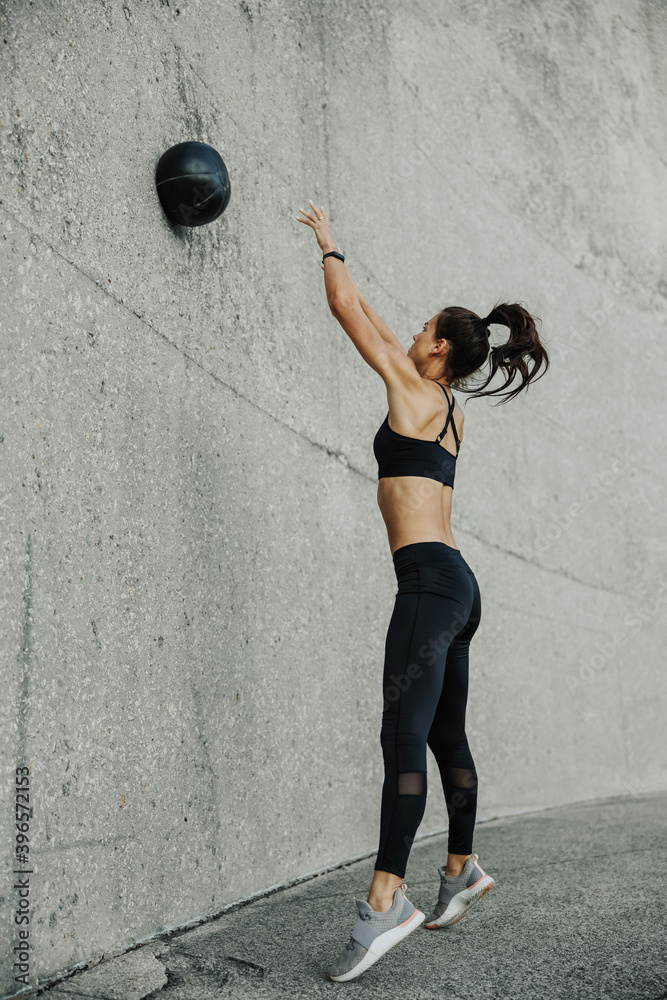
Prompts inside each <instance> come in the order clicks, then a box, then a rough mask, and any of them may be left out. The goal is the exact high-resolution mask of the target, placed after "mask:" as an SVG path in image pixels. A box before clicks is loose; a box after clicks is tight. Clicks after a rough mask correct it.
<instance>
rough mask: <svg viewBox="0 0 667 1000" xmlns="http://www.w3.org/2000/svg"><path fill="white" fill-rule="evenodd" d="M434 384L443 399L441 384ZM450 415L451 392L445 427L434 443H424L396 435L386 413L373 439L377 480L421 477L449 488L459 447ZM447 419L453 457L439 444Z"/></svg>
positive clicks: (452, 406)
mask: <svg viewBox="0 0 667 1000" xmlns="http://www.w3.org/2000/svg"><path fill="white" fill-rule="evenodd" d="M438 385H439V386H440V388H441V389H442V391H443V392H444V394H445V396H447V390H446V389H445V387H444V385H442V384H441V383H440V382H438ZM447 402H448V403H449V396H447ZM453 413H454V393H452V401H451V403H449V410H448V412H447V420H446V421H445V426H444V427H443V429H442V430H441V431H440V433H439V434H438V436H437V438H436V439H435V441H425V440H424V439H423V438H413V437H406V435H405V434H398V433H397V432H396V431H394V430H392V429H391V427H390V426H389V414H388V413H387V416H386V417H385V419H384V423H383V424H382V425H381V427H380V428H379V429H378V432H377V434H376V435H375V438H374V440H373V452H374V454H375V458H376V459H377V463H378V479H386V478H387V477H390V476H423V477H424V478H426V479H436V480H438V482H441V483H444V484H445V486H451V487H452V489H453V488H454V476H455V474H456V459H457V458H458V454H459V449H460V447H461V442H460V441H459V436H458V434H457V433H456V425H455V424H454V419H453ZM450 420H451V422H452V430H453V431H454V438H455V440H456V455H452V453H451V451H447V449H446V448H443V446H442V445H441V444H440V441H441V440H442V438H443V437H444V436H445V434H446V433H447V428H448V427H449V421H450Z"/></svg>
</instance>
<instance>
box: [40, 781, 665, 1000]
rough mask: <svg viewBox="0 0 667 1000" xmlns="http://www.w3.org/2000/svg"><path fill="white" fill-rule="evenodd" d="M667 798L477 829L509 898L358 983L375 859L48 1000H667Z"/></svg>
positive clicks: (433, 851)
mask: <svg viewBox="0 0 667 1000" xmlns="http://www.w3.org/2000/svg"><path fill="white" fill-rule="evenodd" d="M666 831H667V794H665V793H663V794H659V795H655V794H651V795H641V796H635V797H632V798H625V799H607V800H604V801H602V800H598V801H596V802H591V803H582V804H578V805H573V806H572V805H570V806H565V807H560V808H557V809H550V810H547V811H544V812H539V813H531V814H524V815H520V816H514V817H511V818H507V819H499V820H493V821H492V822H489V823H483V824H479V825H478V827H477V830H476V833H475V845H474V846H475V850H476V851H477V853H478V854H479V856H480V863H481V864H482V866H483V867H484V868H485V870H486V871H488V872H489V873H490V874H492V875H493V876H494V878H495V879H496V885H495V886H494V888H493V889H492V890H491V892H489V893H488V894H487V895H486V896H485V897H484V898H483V899H482V900H480V901H479V902H478V903H476V904H475V905H474V906H473V908H472V909H471V910H470V912H469V913H468V915H467V916H466V917H465V918H464V919H463V920H462V921H460V922H459V923H458V924H456V925H454V926H453V927H451V928H447V929H443V930H439V931H427V930H426V929H425V928H420V929H419V930H417V931H415V932H414V933H413V934H412V935H411V936H410V937H409V938H407V939H406V940H405V941H404V942H402V943H401V944H400V945H398V946H397V947H396V948H394V949H393V950H392V951H390V952H389V953H388V954H387V955H386V956H384V958H382V959H380V961H379V962H378V963H377V964H376V965H375V966H373V968H371V969H369V970H368V972H366V973H365V974H364V975H363V976H361V977H360V978H359V979H357V980H354V981H352V982H349V983H332V982H331V981H330V980H329V979H328V978H327V976H326V968H327V965H328V963H329V962H330V961H331V960H332V959H333V958H334V957H335V956H336V955H337V954H338V952H339V951H340V950H341V949H342V947H343V946H344V944H345V943H346V941H347V940H348V938H349V933H350V931H351V929H352V924H353V922H354V919H355V917H356V908H355V906H354V902H353V899H352V897H353V895H357V896H360V897H365V895H366V892H367V887H368V884H369V882H370V877H371V872H372V867H373V861H374V859H373V858H370V859H367V860H366V861H360V862H356V863H355V864H352V865H349V866H348V867H346V868H344V869H339V870H337V871H335V872H331V873H329V874H327V875H323V876H319V877H318V878H315V879H313V880H311V881H309V882H305V883H302V884H301V885H299V886H296V887H294V888H291V889H286V890H284V891H280V892H278V893H275V894H274V895H272V896H269V897H267V898H266V899H262V900H259V901H257V902H253V903H251V904H248V905H246V906H243V907H241V908H240V909H238V910H236V911H234V912H232V913H229V914H227V915H225V916H222V917H220V918H219V919H217V920H214V921H211V922H209V923H207V924H203V925H200V926H199V927H196V928H194V929H192V930H189V931H185V932H182V933H180V934H176V935H173V936H172V937H171V938H169V939H168V940H164V941H158V942H152V943H151V944H150V945H147V946H145V947H143V948H140V949H135V950H134V951H133V952H129V953H127V954H126V955H123V956H121V957H119V958H117V959H113V960H112V961H110V962H104V963H102V964H101V965H99V966H97V967H96V968H94V969H91V970H88V971H85V972H82V973H77V974H76V975H74V976H72V977H70V978H69V979H68V980H65V981H62V982H61V983H59V984H58V985H56V986H55V987H53V988H52V989H50V990H45V991H41V992H40V993H39V994H38V996H40V997H41V998H43V1000H46V997H47V996H52V997H59V998H61V1000H62V998H64V997H65V996H69V997H71V1000H75V998H76V997H77V996H79V997H80V996H88V997H94V998H97V1000H112V998H113V1000H141V998H143V997H149V998H150V1000H214V998H218V997H219V998H221V1000H226V998H255V997H266V998H273V997H276V998H278V997H281V998H292V997H298V998H317V997H320V996H322V997H332V996H334V995H335V996H345V997H348V998H356V997H364V998H383V1000H384V998H392V1000H393V998H399V997H410V998H415V1000H422V998H423V1000H426V998H428V1000H459V998H460V1000H464V998H466V1000H467V998H484V1000H487V998H489V1000H490V998H503V1000H505V998H507V1000H543V998H544V1000H559V998H564V1000H565V998H567V1000H584V998H586V1000H588V998H592V1000H593V998H594V1000H606V998H617V997H618V998H619V1000H620V998H623V1000H667V932H666V920H665V917H666V914H667V891H666V890H667V875H666V872H667V834H666ZM445 852H446V840H445V838H444V837H441V836H438V837H436V838H430V839H428V840H425V841H424V842H423V843H420V844H418V845H416V847H415V848H414V849H413V853H412V856H411V858H410V863H409V867H408V873H407V877H406V881H407V884H408V897H409V898H410V899H411V900H412V902H413V903H415V905H417V906H418V907H420V909H423V910H426V909H428V908H429V907H430V905H431V904H432V903H433V902H435V898H436V895H437V889H438V881H439V880H438V875H437V871H436V869H437V867H438V865H439V864H441V863H442V862H443V861H444V859H445V857H446V853H445Z"/></svg>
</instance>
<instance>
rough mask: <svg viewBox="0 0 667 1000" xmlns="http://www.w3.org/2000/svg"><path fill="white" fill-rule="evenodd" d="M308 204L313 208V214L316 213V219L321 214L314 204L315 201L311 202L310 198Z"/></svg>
mask: <svg viewBox="0 0 667 1000" xmlns="http://www.w3.org/2000/svg"><path fill="white" fill-rule="evenodd" d="M308 204H309V205H310V206H311V208H312V209H313V212H314V213H315V217H316V218H317V216H318V215H319V214H320V213H319V212H318V210H317V205H316V204H315V202H314V201H311V200H310V198H309V199H308Z"/></svg>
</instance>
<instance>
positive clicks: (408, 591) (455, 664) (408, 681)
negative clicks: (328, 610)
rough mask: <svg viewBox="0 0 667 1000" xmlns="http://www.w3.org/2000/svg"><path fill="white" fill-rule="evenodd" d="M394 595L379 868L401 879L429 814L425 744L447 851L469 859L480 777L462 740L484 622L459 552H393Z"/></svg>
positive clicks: (422, 547)
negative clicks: (476, 639)
mask: <svg viewBox="0 0 667 1000" xmlns="http://www.w3.org/2000/svg"><path fill="white" fill-rule="evenodd" d="M393 559H394V569H395V571H396V579H397V581H398V591H397V593H396V601H395V604H394V610H393V613H392V616H391V620H390V622H389V628H388V630H387V638H386V641H385V659H384V673H383V678H382V687H383V699H384V701H383V711H382V729H381V733H380V742H381V745H382V755H383V758H384V771H385V777H384V784H383V786H382V804H381V814H380V846H379V849H378V856H377V861H376V863H375V868H376V870H378V871H385V872H393V874H394V875H398V876H399V877H400V878H403V876H404V875H405V869H406V865H407V861H408V855H409V854H410V848H411V847H412V842H413V840H414V837H415V834H416V832H417V828H418V826H419V824H420V823H421V820H422V817H423V815H424V809H425V807H426V746H427V744H428V746H429V747H430V748H431V750H432V751H433V754H434V756H435V759H436V761H437V762H438V768H439V770H440V777H441V780H442V787H443V791H444V794H445V801H446V803H447V812H448V814H449V838H448V850H449V852H450V853H451V854H471V853H472V835H473V828H474V826H475V814H476V810H477V772H476V771H475V764H474V762H473V759H472V756H471V753H470V749H469V748H468V740H467V738H466V734H465V711H466V700H467V695H468V649H469V646H470V640H471V638H472V636H473V635H474V634H475V631H476V629H477V626H478V625H479V622H480V617H481V598H480V593H479V587H478V585H477V580H476V579H475V574H474V573H473V571H472V570H471V569H470V567H469V566H468V564H467V562H466V561H465V559H464V558H463V556H462V555H461V552H460V550H459V549H455V548H452V546H450V545H446V544H445V543H444V542H414V543H413V544H411V545H403V546H401V548H399V549H396V551H395V552H394V556H393Z"/></svg>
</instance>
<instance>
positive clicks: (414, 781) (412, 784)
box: [398, 771, 426, 795]
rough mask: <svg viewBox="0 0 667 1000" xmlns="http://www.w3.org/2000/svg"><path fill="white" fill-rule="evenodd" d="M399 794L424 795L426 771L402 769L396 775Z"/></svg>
mask: <svg viewBox="0 0 667 1000" xmlns="http://www.w3.org/2000/svg"><path fill="white" fill-rule="evenodd" d="M398 794H399V795H426V771H403V772H401V773H400V774H399V775H398Z"/></svg>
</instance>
